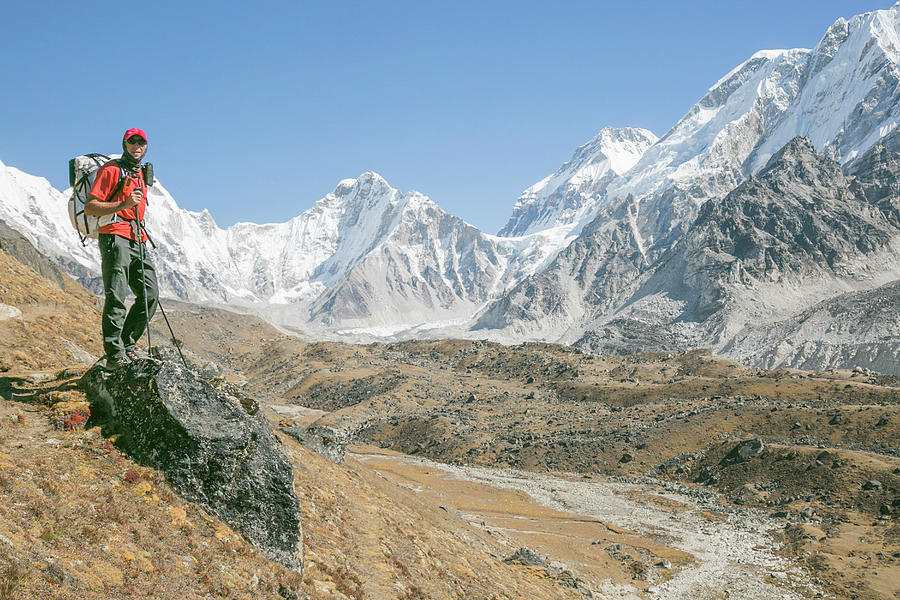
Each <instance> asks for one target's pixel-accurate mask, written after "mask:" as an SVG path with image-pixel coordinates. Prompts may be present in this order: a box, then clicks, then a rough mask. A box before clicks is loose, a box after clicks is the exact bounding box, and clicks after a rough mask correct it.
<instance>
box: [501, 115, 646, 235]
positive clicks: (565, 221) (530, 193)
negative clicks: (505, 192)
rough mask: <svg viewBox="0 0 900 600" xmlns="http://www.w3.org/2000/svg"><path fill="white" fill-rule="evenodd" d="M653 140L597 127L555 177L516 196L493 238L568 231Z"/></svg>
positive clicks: (637, 133) (630, 130) (632, 131)
mask: <svg viewBox="0 0 900 600" xmlns="http://www.w3.org/2000/svg"><path fill="white" fill-rule="evenodd" d="M656 141H657V138H656V136H655V135H653V132H651V131H648V130H646V129H636V128H623V129H613V128H611V127H607V128H605V129H603V130H602V131H601V132H600V133H598V134H597V135H596V136H595V137H594V138H593V139H592V140H591V141H589V142H588V143H587V144H584V145H583V146H581V147H580V148H578V149H577V150H576V151H575V154H574V155H573V156H572V158H571V159H570V160H569V161H568V162H566V164H564V165H563V166H561V167H560V168H559V169H558V170H557V171H556V173H554V174H553V175H548V176H547V177H545V178H544V179H542V180H541V181H539V182H538V183H536V184H534V185H533V186H531V187H530V188H528V189H527V190H525V191H524V192H522V195H521V196H520V197H519V199H518V200H517V201H516V205H515V208H513V213H512V216H510V218H509V221H508V222H507V223H506V225H505V226H504V227H503V229H501V230H500V233H499V234H498V235H501V236H519V235H526V234H528V233H534V232H536V231H543V230H546V229H550V228H554V227H564V228H571V227H574V226H575V225H577V224H578V222H579V220H580V219H582V218H583V217H584V214H583V212H582V211H583V209H584V208H585V207H586V206H587V205H589V204H591V203H592V202H593V201H594V200H595V199H596V198H598V197H599V196H601V195H602V194H603V192H604V191H605V190H606V186H608V185H609V183H610V182H611V181H613V180H614V179H615V178H616V177H618V176H621V175H624V174H625V173H627V172H628V170H629V169H631V167H633V166H634V165H635V163H636V162H637V161H638V160H639V159H640V158H641V156H642V155H643V154H644V152H646V151H647V148H649V147H650V146H652V145H653V144H654V143H656Z"/></svg>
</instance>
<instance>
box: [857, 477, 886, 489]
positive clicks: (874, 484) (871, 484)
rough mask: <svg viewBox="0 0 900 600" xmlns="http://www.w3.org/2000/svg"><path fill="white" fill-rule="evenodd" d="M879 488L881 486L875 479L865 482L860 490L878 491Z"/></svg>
mask: <svg viewBox="0 0 900 600" xmlns="http://www.w3.org/2000/svg"><path fill="white" fill-rule="evenodd" d="M881 487H882V486H881V482H880V481H878V480H876V479H870V480H869V481H867V482H865V483H864V484H863V486H862V489H864V490H880V489H881Z"/></svg>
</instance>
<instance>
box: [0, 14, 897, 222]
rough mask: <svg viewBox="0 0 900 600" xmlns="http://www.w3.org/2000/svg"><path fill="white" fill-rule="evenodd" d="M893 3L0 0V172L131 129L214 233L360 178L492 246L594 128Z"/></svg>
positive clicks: (61, 171) (46, 162)
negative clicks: (459, 222)
mask: <svg viewBox="0 0 900 600" xmlns="http://www.w3.org/2000/svg"><path fill="white" fill-rule="evenodd" d="M892 4H893V1H892V0H868V1H863V0H859V1H857V0H840V1H838V0H777V1H773V0H754V1H753V2H749V1H722V0H715V1H713V0H710V1H707V0H698V1H683V2H672V1H659V2H656V1H654V2H651V1H640V0H630V1H627V2H626V1H622V0H617V1H609V2H606V1H604V2H574V1H572V2H568V1H557V2H528V1H517V2H491V1H484V0H482V1H479V2H469V1H466V0H459V1H454V2H440V3H438V2H429V1H424V0H419V1H396V2H390V1H387V2H342V1H340V0H333V1H330V2H287V1H285V2H269V1H266V0H260V1H257V2H246V1H245V2H229V1H224V2H190V1H188V2H169V1H154V2H119V3H105V2H103V3H84V2H78V3H75V2H63V1H59V2H45V1H41V0H34V1H32V2H16V1H13V0H0V54H2V57H3V67H2V69H0V160H2V161H3V162H4V163H5V164H7V165H11V166H15V167H17V168H19V169H22V170H23V171H26V172H29V173H31V174H34V175H40V176H43V177H46V178H48V179H49V180H50V181H51V183H53V184H54V186H56V187H57V188H60V189H62V188H65V187H66V186H67V185H68V182H67V171H66V169H67V161H68V159H69V158H71V157H72V156H74V155H77V154H82V153H86V152H91V151H96V152H107V153H111V152H116V151H118V149H119V140H120V139H121V135H122V132H123V131H124V130H125V129H126V128H128V127H142V128H144V129H145V130H146V131H147V133H148V136H149V138H150V150H149V154H148V160H150V161H152V162H153V163H154V166H155V168H156V173H157V176H158V177H159V179H160V180H161V181H162V183H163V184H164V185H165V186H166V187H167V188H168V189H169V191H170V192H172V194H173V196H174V197H175V199H176V201H177V202H178V203H179V205H180V206H182V207H184V208H188V209H190V210H201V209H203V208H208V209H209V210H210V212H211V213H212V215H213V217H214V218H215V219H216V221H217V222H218V223H219V225H221V226H228V225H231V224H232V223H234V222H236V221H254V222H257V223H264V222H275V221H285V220H287V219H290V218H291V217H293V216H295V215H297V214H300V213H301V212H303V211H304V210H306V209H308V208H309V207H310V206H312V204H313V203H314V202H315V201H316V200H318V199H319V198H321V197H323V196H324V195H326V194H327V193H328V192H330V191H331V190H332V189H333V188H334V187H335V186H336V185H337V183H338V182H339V181H340V180H341V179H344V178H348V177H357V176H358V175H359V174H361V173H363V172H365V171H376V172H378V173H380V174H381V175H382V176H384V177H385V178H386V179H387V180H388V182H389V183H390V184H391V185H392V186H393V187H395V188H398V189H400V190H401V191H409V190H411V189H415V190H419V191H421V192H422V193H424V194H426V195H428V196H430V197H431V198H432V199H433V200H434V201H435V202H437V203H438V204H439V205H440V206H441V207H442V208H444V210H446V211H448V212H450V213H452V214H454V215H457V216H459V217H461V218H463V219H465V220H466V221H468V222H470V223H472V224H474V225H476V226H478V227H479V228H480V229H482V230H483V231H486V232H488V233H495V232H496V231H497V230H499V229H500V228H501V227H502V225H503V224H504V223H505V222H506V220H507V218H508V217H509V215H510V213H511V211H512V208H513V204H514V202H515V200H516V198H517V197H518V195H519V194H520V193H521V191H522V190H524V189H525V188H526V187H528V186H530V185H532V184H533V183H535V182H537V181H539V180H540V179H542V178H543V177H544V176H546V175H548V174H550V173H552V172H553V171H555V170H556V169H557V168H558V167H559V166H560V165H561V164H562V163H563V162H565V161H566V160H568V158H569V157H570V156H571V154H572V152H573V151H574V150H575V148H576V147H578V146H579V145H581V144H583V143H584V142H586V141H588V140H589V139H590V138H591V137H593V135H594V134H596V133H597V132H598V131H599V130H600V129H602V128H603V127H605V126H615V127H621V126H636V127H645V128H647V129H650V130H652V131H653V132H654V133H656V134H657V135H662V134H664V133H665V132H666V131H667V130H668V129H669V128H670V127H671V126H672V125H674V124H675V122H676V121H677V119H678V118H680V117H681V116H682V115H683V114H684V113H685V112H686V111H687V110H688V109H689V108H690V107H691V106H692V105H693V104H694V103H695V102H696V101H697V100H698V99H700V98H701V97H702V96H703V94H704V93H705V92H706V90H707V89H708V88H709V87H710V86H711V85H712V84H714V83H715V82H716V81H717V80H718V79H719V78H720V77H721V76H723V75H724V74H725V73H727V72H728V71H729V70H731V69H732V68H733V67H735V66H736V65H737V64H739V63H740V62H743V61H744V60H746V59H747V58H748V57H749V56H750V55H751V54H753V53H754V52H756V51H757V50H761V49H771V48H797V47H805V48H810V47H812V46H814V45H815V44H816V42H818V40H819V39H820V38H821V36H822V35H823V34H824V32H825V30H826V29H827V28H828V27H829V26H830V25H831V24H832V23H833V22H834V21H835V20H836V19H837V18H839V17H846V18H849V17H851V16H852V15H854V14H858V13H862V12H866V11H869V10H874V9H881V8H888V7H890V6H891V5H892ZM89 9H90V10H89ZM151 210H152V206H151Z"/></svg>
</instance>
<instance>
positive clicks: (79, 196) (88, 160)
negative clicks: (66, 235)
mask: <svg viewBox="0 0 900 600" xmlns="http://www.w3.org/2000/svg"><path fill="white" fill-rule="evenodd" d="M110 160H112V159H111V158H110V157H108V156H106V155H105V154H93V153H92V154H85V155H83V156H76V157H75V158H73V159H72V160H70V161H69V185H71V186H72V195H71V196H70V197H69V220H70V221H71V222H72V227H74V228H75V230H76V231H78V235H79V237H81V245H82V246H86V245H87V240H88V238H91V239H97V237H98V236H99V234H100V228H101V227H103V226H104V225H109V224H110V223H115V222H116V221H117V220H118V218H117V217H116V214H115V213H113V214H111V215H104V216H102V217H97V216H93V215H88V214H85V212H84V205H85V203H86V202H87V201H88V194H89V193H90V191H91V186H92V185H94V179H96V177H97V171H98V170H99V169H100V167H102V166H103V165H105V164H106V163H108V162H109V161H110ZM124 184H125V178H124V177H122V176H121V173H120V174H119V183H118V184H117V185H116V188H115V189H114V190H113V192H112V194H111V195H110V198H113V197H115V195H116V194H118V193H119V191H121V189H122V186H123V185H124Z"/></svg>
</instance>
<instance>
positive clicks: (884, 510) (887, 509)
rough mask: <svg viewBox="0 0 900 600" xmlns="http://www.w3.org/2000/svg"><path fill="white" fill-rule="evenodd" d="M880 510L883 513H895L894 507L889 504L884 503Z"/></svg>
mask: <svg viewBox="0 0 900 600" xmlns="http://www.w3.org/2000/svg"><path fill="white" fill-rule="evenodd" d="M878 512H880V513H881V514H883V515H892V514H894V509H892V508H891V507H890V506H888V505H887V504H882V505H881V507H879V509H878Z"/></svg>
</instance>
